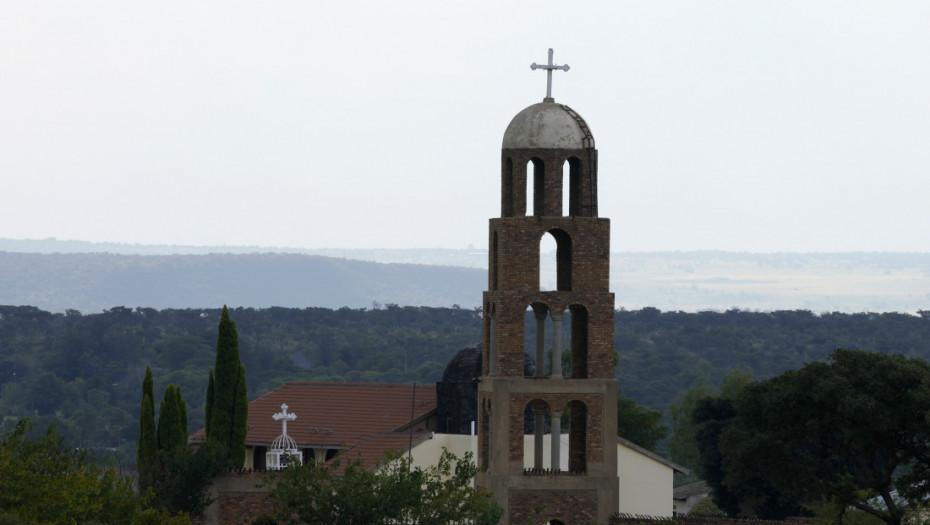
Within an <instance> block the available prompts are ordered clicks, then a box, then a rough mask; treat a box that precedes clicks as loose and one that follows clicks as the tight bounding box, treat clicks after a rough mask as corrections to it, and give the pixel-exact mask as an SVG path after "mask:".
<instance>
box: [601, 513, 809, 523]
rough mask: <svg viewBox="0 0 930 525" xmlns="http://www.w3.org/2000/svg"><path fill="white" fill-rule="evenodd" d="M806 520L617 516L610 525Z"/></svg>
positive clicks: (795, 519)
mask: <svg viewBox="0 0 930 525" xmlns="http://www.w3.org/2000/svg"><path fill="white" fill-rule="evenodd" d="M808 523H809V521H808V520H806V519H805V518H788V519H786V520H785V521H771V520H759V519H749V518H713V517H709V516H675V517H673V518H660V517H656V516H631V515H628V514H615V515H613V516H611V518H610V523H609V525H806V524H808Z"/></svg>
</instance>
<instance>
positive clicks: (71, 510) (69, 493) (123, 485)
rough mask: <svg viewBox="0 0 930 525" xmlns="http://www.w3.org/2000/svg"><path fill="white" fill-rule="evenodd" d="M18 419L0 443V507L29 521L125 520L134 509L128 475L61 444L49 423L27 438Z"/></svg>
mask: <svg viewBox="0 0 930 525" xmlns="http://www.w3.org/2000/svg"><path fill="white" fill-rule="evenodd" d="M31 430H32V425H31V424H30V422H29V420H28V419H21V420H19V422H17V424H16V427H15V428H14V429H13V430H12V431H11V432H9V433H8V434H6V435H5V436H4V437H3V440H2V442H0V509H3V512H4V513H7V514H12V515H15V516H17V517H19V518H21V519H22V520H24V521H26V522H29V523H89V522H98V523H114V524H123V523H125V524H129V523H131V522H132V519H133V516H134V515H135V514H136V512H137V511H138V509H139V499H138V498H137V497H136V495H135V492H134V491H133V488H132V483H131V480H130V479H128V478H121V477H120V476H118V475H117V473H116V470H115V469H113V468H111V467H104V466H101V465H99V464H98V463H96V462H94V461H93V460H91V459H90V458H89V457H88V456H87V453H86V451H82V450H75V449H74V448H72V447H69V446H67V445H65V443H64V439H63V438H62V436H61V435H59V434H58V432H57V431H56V430H55V427H54V426H50V427H49V428H48V430H47V431H46V433H45V434H44V435H40V436H37V437H35V438H30V437H29V433H30V431H31Z"/></svg>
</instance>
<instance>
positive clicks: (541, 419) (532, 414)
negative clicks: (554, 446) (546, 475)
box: [523, 399, 551, 472]
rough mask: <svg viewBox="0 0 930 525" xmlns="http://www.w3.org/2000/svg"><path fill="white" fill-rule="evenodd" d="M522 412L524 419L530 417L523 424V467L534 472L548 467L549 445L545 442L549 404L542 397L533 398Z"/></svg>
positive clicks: (549, 465) (549, 466) (549, 464)
mask: <svg viewBox="0 0 930 525" xmlns="http://www.w3.org/2000/svg"><path fill="white" fill-rule="evenodd" d="M523 414H524V416H523V417H524V419H525V420H526V419H527V418H532V419H531V420H528V421H526V423H525V424H524V427H525V428H526V429H527V430H526V431H525V432H526V434H525V436H526V437H524V439H523V469H524V470H532V471H536V472H539V471H542V470H545V469H549V468H551V463H550V462H549V461H550V455H549V453H548V452H549V447H548V446H547V444H546V442H545V435H546V432H547V429H548V428H549V404H548V403H546V402H545V401H544V400H542V399H534V400H532V401H530V402H529V403H527V405H526V407H524V410H523ZM530 436H532V437H530Z"/></svg>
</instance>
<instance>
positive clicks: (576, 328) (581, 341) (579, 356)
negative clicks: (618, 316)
mask: <svg viewBox="0 0 930 525" xmlns="http://www.w3.org/2000/svg"><path fill="white" fill-rule="evenodd" d="M569 316H570V317H571V321H570V323H571V335H570V337H571V342H570V343H569V346H568V347H569V348H570V350H571V359H570V360H569V365H568V369H569V371H570V373H569V377H571V378H572V379H587V378H588V309H587V308H585V307H584V306H582V305H580V304H573V305H571V306H570V307H569Z"/></svg>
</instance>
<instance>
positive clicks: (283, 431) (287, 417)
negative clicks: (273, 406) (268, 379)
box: [271, 404, 297, 436]
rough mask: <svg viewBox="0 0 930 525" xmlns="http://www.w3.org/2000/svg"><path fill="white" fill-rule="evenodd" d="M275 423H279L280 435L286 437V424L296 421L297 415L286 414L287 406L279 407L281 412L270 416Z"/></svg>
mask: <svg viewBox="0 0 930 525" xmlns="http://www.w3.org/2000/svg"><path fill="white" fill-rule="evenodd" d="M271 417H273V418H274V420H275V421H279V420H280V421H281V435H282V436H286V435H287V422H288V421H294V420H295V419H297V414H288V413H287V404H283V405H281V411H280V412H278V413H277V414H275V415H273V416H271Z"/></svg>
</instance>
